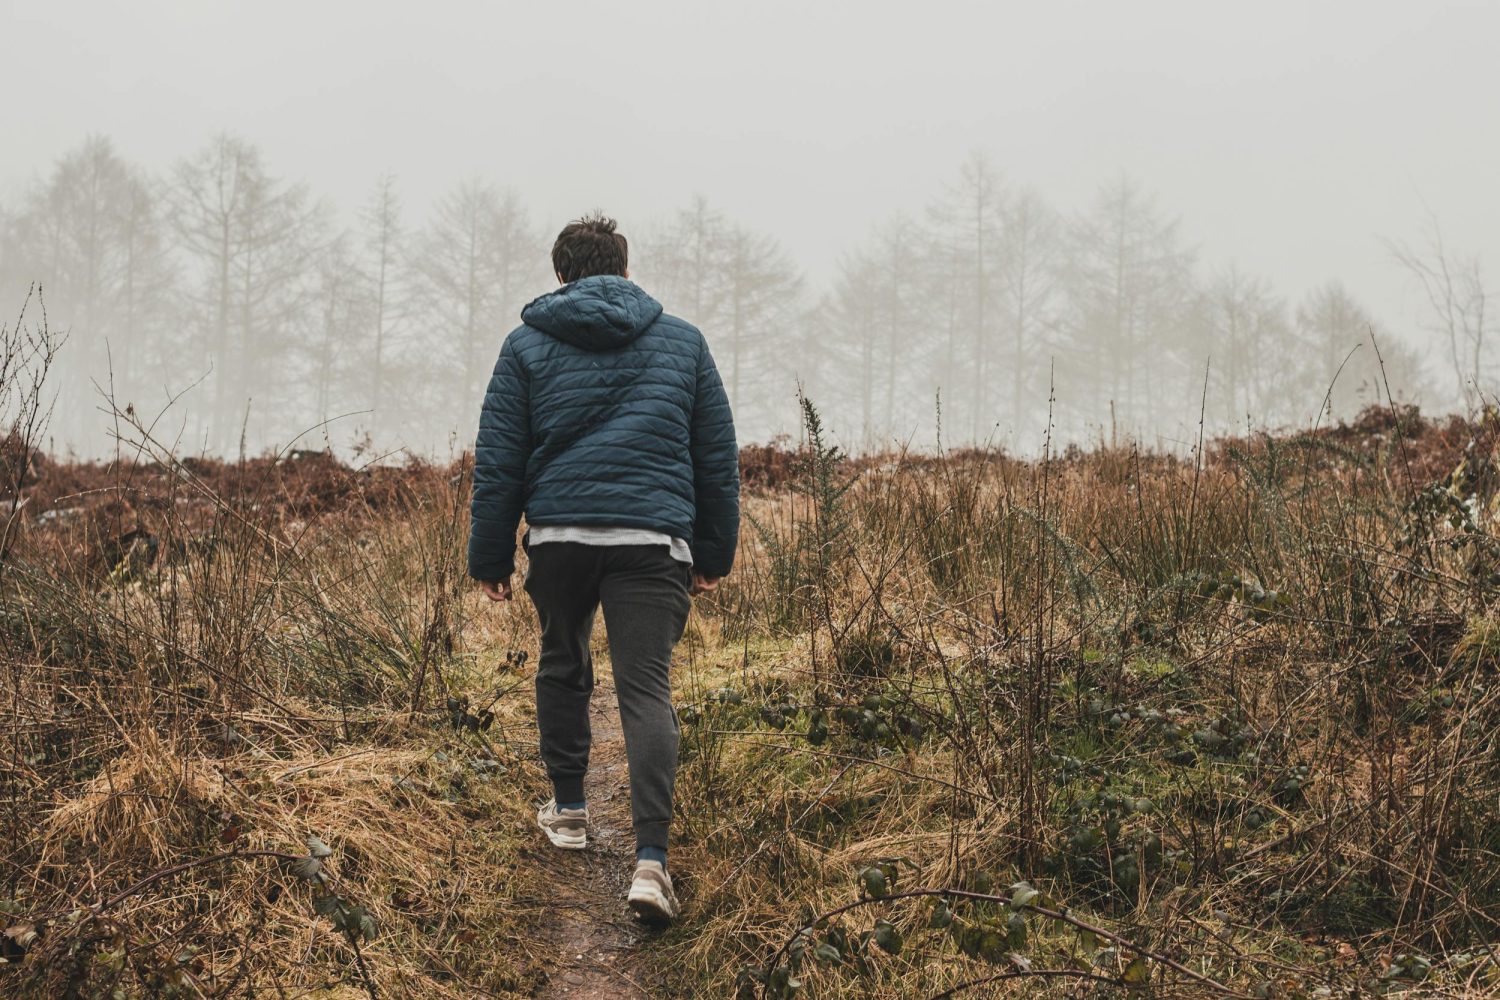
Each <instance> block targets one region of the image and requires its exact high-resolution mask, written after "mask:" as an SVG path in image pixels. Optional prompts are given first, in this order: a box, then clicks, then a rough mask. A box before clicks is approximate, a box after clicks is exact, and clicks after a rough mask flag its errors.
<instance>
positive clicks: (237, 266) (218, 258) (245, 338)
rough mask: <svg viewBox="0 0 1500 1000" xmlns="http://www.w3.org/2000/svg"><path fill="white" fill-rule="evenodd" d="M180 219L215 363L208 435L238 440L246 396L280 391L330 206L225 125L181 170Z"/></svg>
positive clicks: (207, 359) (205, 349)
mask: <svg viewBox="0 0 1500 1000" xmlns="http://www.w3.org/2000/svg"><path fill="white" fill-rule="evenodd" d="M175 180H176V183H175V187H174V190H173V194H174V199H175V201H174V213H173V220H174V223H175V227H176V230H177V234H178V237H179V239H180V241H181V245H182V247H183V249H184V250H185V252H186V253H187V255H188V258H189V260H190V262H191V263H192V264H193V265H194V270H195V272H196V274H195V280H194V292H193V296H192V302H193V304H194V306H195V307H196V309H195V311H196V314H197V317H198V324H199V328H200V330H201V331H202V337H201V340H200V345H201V354H200V359H201V361H202V363H203V364H204V365H206V366H211V367H212V368H213V370H214V401H213V409H212V414H211V422H210V425H209V426H208V427H207V428H206V433H207V435H208V436H209V439H210V440H211V441H212V443H213V444H214V445H216V446H217V447H219V448H221V449H224V448H227V447H228V446H229V444H230V443H231V442H232V441H233V440H234V433H235V429H236V420H235V411H236V408H237V406H238V402H237V397H240V396H241V395H243V396H244V397H247V398H248V397H250V396H253V395H254V394H256V393H257V392H260V391H266V392H268V393H274V392H275V391H276V390H277V389H279V388H281V387H282V386H283V385H284V382H282V380H280V379H278V378H277V375H278V373H277V372H276V371H275V368H276V365H277V364H278V362H279V361H280V360H281V359H282V358H284V357H286V356H287V355H288V353H289V351H288V348H289V347H290V344H291V342H292V340H293V336H294V331H295V329H296V327H297V325H298V323H299V322H300V321H301V320H302V317H303V313H304V310H305V307H306V305H307V304H308V303H309V301H310V300H311V298H312V295H313V288H312V283H311V280H310V279H311V275H312V271H313V267H312V264H313V260H314V257H315V254H316V253H317V251H318V249H319V248H320V247H321V246H322V245H324V244H325V243H326V241H327V236H326V221H327V212H326V209H325V208H324V207H323V206H322V205H320V204H315V203H313V202H312V200H311V198H310V197H309V195H308V192H307V189H306V188H305V187H304V186H302V185H297V184H287V183H285V182H283V181H281V180H279V179H277V178H275V177H272V176H271V175H270V174H269V173H267V171H266V170H265V167H264V166H263V164H262V163H261V157H260V153H259V151H258V150H256V149H255V147H254V146H252V145H250V144H249V143H247V142H245V141H244V140H242V139H238V138H235V137H234V136H230V135H221V136H219V137H217V138H216V139H214V140H213V141H212V142H210V143H209V144H208V145H207V146H206V147H205V148H204V149H202V150H201V151H200V152H199V153H198V154H197V155H196V156H193V157H192V158H190V159H188V160H184V161H183V162H181V163H180V164H178V166H177V169H176V172H175Z"/></svg>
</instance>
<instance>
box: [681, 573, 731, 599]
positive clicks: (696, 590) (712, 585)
mask: <svg viewBox="0 0 1500 1000" xmlns="http://www.w3.org/2000/svg"><path fill="white" fill-rule="evenodd" d="M722 579H723V577H719V576H704V575H703V574H702V573H698V572H694V573H693V586H692V588H691V589H690V590H689V591H688V593H690V594H693V595H694V596H696V595H698V594H706V593H708V592H709V591H712V590H718V589H719V581H720V580H722Z"/></svg>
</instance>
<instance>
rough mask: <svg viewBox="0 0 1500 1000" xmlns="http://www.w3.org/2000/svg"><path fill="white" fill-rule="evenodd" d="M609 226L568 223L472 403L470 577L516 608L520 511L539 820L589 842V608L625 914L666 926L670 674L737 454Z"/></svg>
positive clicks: (721, 546)
mask: <svg viewBox="0 0 1500 1000" xmlns="http://www.w3.org/2000/svg"><path fill="white" fill-rule="evenodd" d="M628 256H629V247H628V244H627V242H626V240H625V237H624V236H623V235H621V234H620V233H617V232H616V231H615V223H614V221H613V220H612V219H606V218H603V217H588V218H584V219H580V220H579V221H577V222H573V223H570V224H569V225H568V226H567V227H565V228H564V229H563V231H562V233H561V234H559V235H558V237H557V241H556V242H555V243H554V244H553V246H552V266H553V270H554V271H555V272H556V273H557V280H558V281H559V282H561V283H562V287H561V288H559V289H557V290H556V291H554V292H551V293H548V294H546V295H543V296H541V297H540V298H538V299H536V300H535V301H533V302H532V303H531V304H530V305H528V306H527V307H526V308H525V309H523V310H522V311H521V320H522V325H521V326H519V327H517V328H516V329H515V330H514V331H512V332H511V334H510V336H508V337H506V338H505V342H504V344H503V345H502V346H501V348H500V359H499V361H497V362H496V364H495V371H494V375H493V376H492V377H491V379H490V384H489V389H488V391H487V392H486V393H485V397H484V408H483V411H482V412H481V414H480V418H479V439H478V443H477V444H476V446H475V449H474V500H473V508H472V510H473V522H472V527H471V529H470V535H469V574H470V575H471V576H472V577H474V578H475V579H476V580H478V581H480V584H481V586H482V587H483V588H484V592H485V594H486V595H487V596H488V597H489V598H490V600H492V601H508V600H510V599H511V586H510V578H511V575H512V573H513V572H514V571H515V547H516V529H517V527H518V525H519V522H520V519H521V515H522V514H525V516H526V524H527V529H528V530H527V534H526V538H525V539H524V541H523V545H524V546H525V548H526V552H527V556H528V558H529V565H528V567H527V571H526V579H525V588H526V592H527V593H528V594H529V595H530V596H531V600H532V603H533V604H534V605H535V606H536V612H537V618H538V619H539V621H540V623H541V631H542V650H541V656H540V657H539V658H538V663H537V674H536V707H537V711H536V715H537V728H538V730H539V733H540V738H541V752H542V760H543V762H544V763H545V764H546V767H547V774H548V777H550V778H551V780H552V787H553V797H552V799H550V800H549V801H548V802H547V803H546V804H545V805H543V806H542V808H541V810H540V811H539V812H538V813H537V823H538V824H539V825H540V826H541V828H542V830H543V832H545V833H546V835H547V838H548V839H549V840H550V841H551V842H552V843H553V844H554V845H555V846H557V847H560V848H566V849H570V850H581V849H582V848H583V847H584V846H586V844H587V843H588V817H589V814H588V805H587V803H586V802H585V800H584V792H583V778H584V774H585V773H586V772H587V770H588V761H589V718H588V707H589V696H590V694H591V693H592V691H593V687H594V672H593V664H592V662H591V660H590V657H589V637H590V634H591V632H592V630H593V624H594V614H595V611H596V610H597V609H598V608H599V607H601V606H602V607H603V609H604V625H605V631H606V634H607V637H608V641H609V653H610V663H611V667H612V670H613V673H614V679H615V688H616V693H617V695H618V698H619V705H620V721H621V724H622V727H623V729H624V732H625V754H626V759H627V761H628V763H629V766H630V809H631V816H632V820H633V824H634V826H635V837H636V868H635V878H634V879H633V880H632V882H631V886H630V894H629V897H628V898H629V903H630V906H631V908H632V909H633V910H634V911H635V912H636V914H637V915H638V916H640V917H641V918H642V919H645V920H651V921H658V922H660V921H669V920H671V919H672V918H674V917H675V916H676V915H677V897H676V896H675V895H674V894H673V891H672V879H671V876H670V875H668V874H667V830H668V827H669V826H670V824H671V821H672V788H673V782H674V780H675V778H676V773H677V743H678V728H677V715H676V713H675V712H674V711H673V710H672V686H671V682H670V680H669V677H668V671H669V667H670V665H671V656H672V647H673V646H674V645H675V644H676V643H677V640H678V639H680V638H681V637H682V631H683V628H684V626H685V625H686V622H687V616H688V610H689V607H690V603H691V601H690V595H692V594H699V593H703V592H705V591H709V590H713V589H714V588H715V587H716V586H717V585H718V581H719V580H720V579H721V578H722V577H723V576H724V575H725V574H727V573H728V572H729V569H730V566H731V564H732V563H733V561H734V552H735V545H736V542H737V540H738V537H739V451H738V448H737V446H736V444H735V436H734V421H733V417H732V416H731V414H730V410H729V400H728V397H727V396H726V395H725V393H724V386H723V383H722V382H721V381H720V379H719V373H718V370H717V369H716V368H715V366H714V361H713V357H712V356H711V355H710V354H709V350H708V345H707V343H705V341H704V339H703V335H702V334H701V333H699V332H698V330H697V329H696V328H695V327H693V326H692V325H690V324H688V323H686V322H684V321H682V320H680V319H677V318H676V317H674V316H669V315H667V314H666V313H664V312H663V311H662V307H661V304H660V303H658V302H657V301H656V300H655V299H653V298H652V297H651V296H650V295H648V294H646V292H645V291H643V290H642V289H641V288H640V286H638V285H636V284H635V283H634V282H632V281H630V280H629V270H628V265H629V260H628Z"/></svg>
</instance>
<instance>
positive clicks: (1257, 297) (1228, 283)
mask: <svg viewBox="0 0 1500 1000" xmlns="http://www.w3.org/2000/svg"><path fill="white" fill-rule="evenodd" d="M1203 297H1204V305H1205V312H1206V314H1207V320H1208V323H1207V327H1208V332H1209V336H1210V340H1209V343H1208V344H1207V345H1206V347H1207V353H1208V355H1209V357H1210V358H1211V359H1212V362H1213V364H1212V366H1211V367H1210V369H1209V371H1210V377H1211V378H1212V379H1213V382H1214V385H1215V386H1216V392H1217V395H1218V402H1219V403H1220V404H1222V406H1223V413H1224V427H1225V429H1226V430H1232V429H1234V428H1235V427H1236V426H1242V425H1243V424H1244V422H1245V421H1247V420H1253V421H1256V422H1270V421H1273V420H1276V419H1278V418H1279V417H1280V416H1281V415H1284V414H1287V413H1290V412H1291V411H1292V410H1293V409H1294V408H1295V406H1296V404H1297V402H1298V400H1299V399H1304V398H1305V399H1309V400H1310V398H1311V396H1312V395H1313V393H1314V384H1313V379H1311V378H1309V377H1308V370H1307V368H1306V367H1305V366H1288V365H1287V364H1286V358H1287V357H1288V354H1289V352H1290V351H1291V350H1292V348H1293V347H1294V346H1295V345H1294V344H1293V342H1292V338H1291V326H1290V324H1289V322H1288V320H1287V316H1286V306H1285V304H1284V303H1283V302H1282V301H1281V299H1280V298H1278V297H1277V296H1276V295H1275V293H1274V292H1272V290H1271V286H1270V283H1269V282H1267V281H1266V280H1265V279H1264V278H1256V277H1250V276H1247V275H1246V274H1245V273H1244V272H1242V271H1241V270H1240V268H1239V266H1238V265H1237V264H1233V263H1231V264H1230V265H1229V266H1228V267H1225V268H1223V269H1222V270H1220V271H1219V273H1218V274H1216V275H1215V276H1214V278H1213V280H1212V281H1211V282H1210V283H1209V286H1208V288H1207V289H1205V291H1204V293H1203Z"/></svg>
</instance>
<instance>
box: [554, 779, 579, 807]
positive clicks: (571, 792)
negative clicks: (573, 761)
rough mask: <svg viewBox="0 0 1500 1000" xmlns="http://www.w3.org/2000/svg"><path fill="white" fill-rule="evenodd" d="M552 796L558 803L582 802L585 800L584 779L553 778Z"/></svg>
mask: <svg viewBox="0 0 1500 1000" xmlns="http://www.w3.org/2000/svg"><path fill="white" fill-rule="evenodd" d="M552 795H553V798H555V799H556V800H557V801H558V802H582V801H583V800H584V795H583V778H581V777H563V778H553V779H552Z"/></svg>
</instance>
